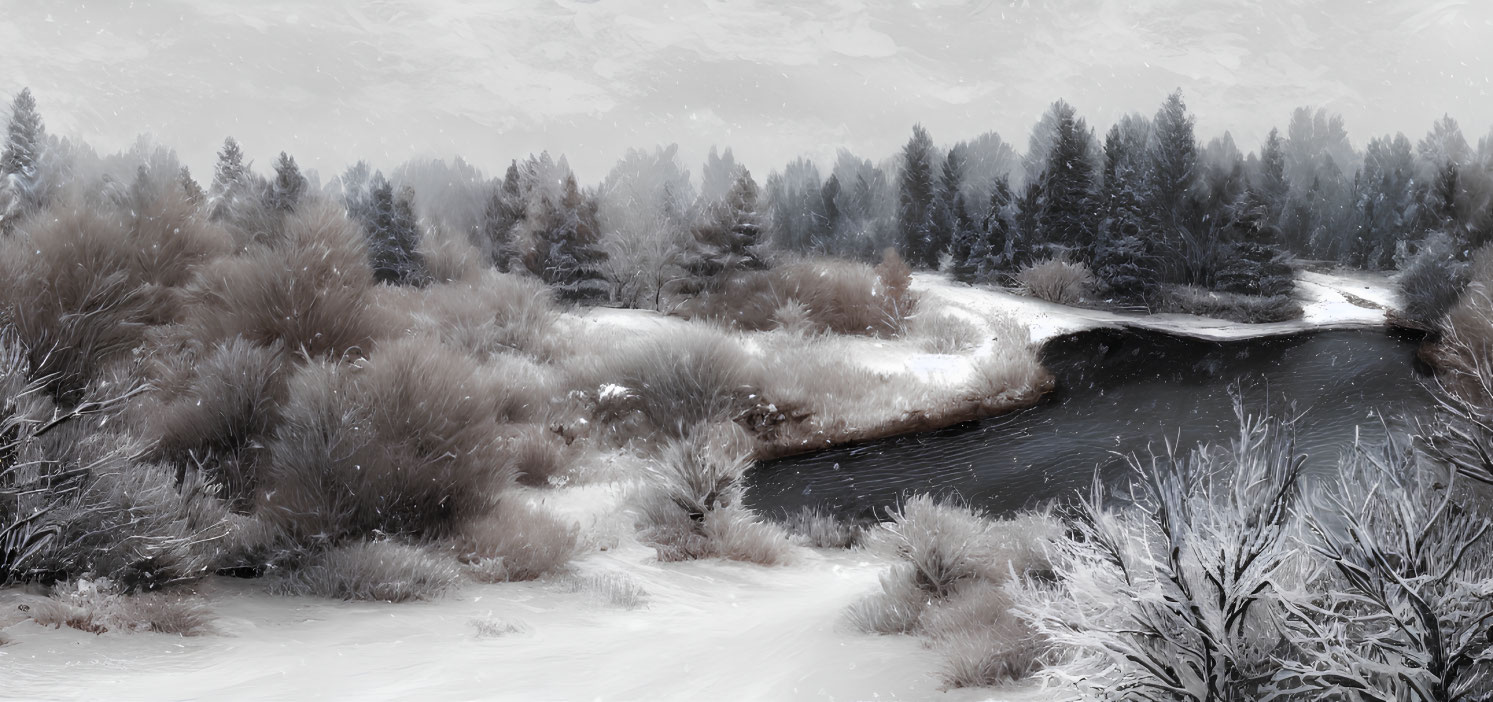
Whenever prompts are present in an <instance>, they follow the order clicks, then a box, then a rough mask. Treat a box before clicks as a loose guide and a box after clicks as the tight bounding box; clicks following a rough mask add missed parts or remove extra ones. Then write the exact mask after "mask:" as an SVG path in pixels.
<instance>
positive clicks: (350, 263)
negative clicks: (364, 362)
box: [185, 204, 388, 358]
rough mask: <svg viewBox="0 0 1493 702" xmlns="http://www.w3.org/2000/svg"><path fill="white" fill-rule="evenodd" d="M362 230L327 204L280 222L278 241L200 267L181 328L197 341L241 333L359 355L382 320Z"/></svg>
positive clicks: (323, 352) (325, 353) (311, 350)
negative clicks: (282, 226)
mask: <svg viewBox="0 0 1493 702" xmlns="http://www.w3.org/2000/svg"><path fill="white" fill-rule="evenodd" d="M363 238H364V237H363V233H362V231H361V230H360V229H359V228H358V226H357V225H356V224H354V223H353V222H351V221H349V220H348V219H347V216H346V215H345V214H344V213H343V212H342V211H341V210H340V209H337V208H334V207H331V206H329V205H325V204H320V205H317V206H311V207H305V208H302V209H301V210H299V211H297V212H296V213H295V214H293V215H291V216H289V217H287V218H286V220H285V234H284V237H283V238H282V239H280V240H278V241H276V242H274V243H273V244H254V245H251V246H250V247H249V248H248V250H246V251H244V252H243V253H240V254H238V255H235V256H229V257H226V258H221V259H218V260H216V261H214V262H213V263H211V264H209V265H207V266H205V267H204V268H202V269H201V270H200V271H199V272H198V276H197V277H196V279H194V280H193V282H192V283H191V285H190V286H189V290H188V293H189V304H190V309H189V311H188V313H187V316H186V322H185V323H186V324H187V326H188V328H189V330H190V334H191V336H192V337H193V338H195V339H197V340H199V341H200V342H203V343H212V342H215V341H224V340H227V339H232V338H234V337H236V336H242V337H244V338H245V339H248V340H249V341H251V342H253V343H255V344H258V345H260V346H271V345H274V344H275V343H280V344H282V345H284V347H285V348H286V349H287V350H288V351H290V352H292V353H296V354H304V355H306V356H311V357H328V358H337V357H340V356H342V355H344V354H346V353H347V352H349V351H352V350H354V349H357V350H361V351H363V352H366V351H367V350H368V348H369V346H370V344H371V343H372V342H373V341H374V339H376V338H378V337H380V336H382V335H383V334H384V332H385V329H386V327H387V324H388V323H387V321H386V320H385V319H384V318H383V316H382V315H380V314H379V312H378V311H377V310H376V309H375V308H374V305H373V296H372V291H373V285H374V283H373V271H372V269H371V268H370V267H369V263H368V253H367V248H366V246H365V244H364V241H363Z"/></svg>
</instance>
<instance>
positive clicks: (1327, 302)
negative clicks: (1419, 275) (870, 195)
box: [913, 271, 1398, 343]
mask: <svg viewBox="0 0 1493 702" xmlns="http://www.w3.org/2000/svg"><path fill="white" fill-rule="evenodd" d="M913 289H914V290H918V291H920V292H923V293H924V294H925V295H929V296H932V297H934V298H937V299H940V300H946V301H950V302H953V303H954V304H956V305H959V306H960V307H962V308H964V309H972V310H979V311H984V312H987V313H989V312H998V313H1005V314H1008V315H1010V316H1011V317H1012V318H1014V319H1016V320H1017V321H1019V322H1021V323H1022V324H1025V325H1026V326H1027V328H1028V329H1030V330H1031V336H1032V341H1033V342H1034V343H1041V342H1043V341H1046V340H1048V339H1051V338H1053V337H1056V336H1060V335H1063V334H1068V333H1072V332H1077V331H1084V330H1086V329H1098V328H1103V327H1133V328H1139V329H1151V330H1155V331H1162V332H1168V333H1171V334H1179V335H1183V336H1191V337H1196V338H1200V339H1209V340H1218V341H1224V340H1234V339H1247V338H1254V337H1263V336H1279V335H1282V334H1295V333H1298V332H1303V331H1313V330H1325V329H1371V328H1376V327H1382V326H1384V324H1385V314H1386V312H1387V311H1388V310H1393V309H1397V308H1398V296H1397V293H1396V290H1395V286H1394V283H1393V281H1392V280H1391V279H1390V277H1389V276H1387V275H1383V274H1374V273H1362V272H1337V271H1335V272H1332V273H1315V272H1310V271H1306V272H1302V273H1301V274H1300V275H1299V277H1298V279H1297V285H1296V296H1297V298H1298V300H1299V301H1300V302H1301V307H1302V310H1303V312H1304V314H1303V315H1302V317H1301V319H1294V320H1291V321H1287V322H1273V323H1268V324H1245V323H1241V322H1230V321H1227V320H1221V319H1210V318H1207V317H1198V316H1195V315H1187V314H1151V315H1146V314H1128V313H1120V312H1108V311H1104V310H1091V309H1085V308H1081V307H1070V306H1068V305H1059V304H1054V303H1051V302H1044V301H1042V300H1038V299H1036V298H1031V297H1025V296H1022V295H1019V294H1017V293H1015V292H1012V291H1008V290H1003V289H1000V288H995V287H990V286H983V285H981V286H970V285H963V284H960V283H955V282H953V281H951V280H950V279H949V278H948V277H946V276H943V275H939V274H929V273H922V274H917V275H914V276H913Z"/></svg>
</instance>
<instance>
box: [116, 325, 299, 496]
mask: <svg viewBox="0 0 1493 702" xmlns="http://www.w3.org/2000/svg"><path fill="white" fill-rule="evenodd" d="M189 369H190V379H187V380H183V381H178V382H179V383H180V384H181V385H183V386H184V387H181V388H180V389H179V390H178V391H177V392H173V393H170V394H167V393H165V392H161V391H158V392H157V393H156V397H153V398H150V399H149V400H148V401H147V403H146V404H145V405H144V408H145V409H144V411H143V414H144V415H145V422H146V426H147V432H148V433H147V435H148V436H153V437H156V445H155V448H154V452H153V453H154V456H155V457H157V458H160V459H162V460H166V461H169V462H171V463H172V464H173V465H180V466H191V467H196V468H201V469H203V470H206V471H207V472H208V474H209V476H210V477H211V479H212V481H213V482H214V483H216V484H218V485H221V486H222V488H223V497H224V498H225V499H228V500H229V501H230V502H231V503H233V504H234V505H235V506H236V507H238V508H241V509H242V508H247V507H248V506H249V504H250V503H251V502H252V500H253V495H254V492H255V488H256V487H257V484H258V464H259V462H260V461H261V460H262V459H263V458H264V455H263V454H264V450H263V447H264V444H265V442H267V441H268V440H269V438H270V435H271V434H272V432H273V430H274V428H275V427H276V425H277V424H278V423H279V416H280V403H281V402H283V401H284V399H285V380H286V375H287V373H288V369H287V367H286V363H285V359H284V354H283V353H282V352H281V350H280V349H278V348H266V347H262V346H255V345H253V344H250V343H249V342H248V341H246V340H244V339H243V338H242V337H235V338H233V339H230V340H228V341H226V342H219V343H217V344H214V345H213V346H212V347H211V348H210V349H208V351H207V353H206V354H205V355H204V356H203V357H202V358H200V359H193V362H192V363H191V364H190V365H189Z"/></svg>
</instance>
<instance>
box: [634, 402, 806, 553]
mask: <svg viewBox="0 0 1493 702" xmlns="http://www.w3.org/2000/svg"><path fill="white" fill-rule="evenodd" d="M750 446H751V444H750V439H749V437H747V436H746V434H745V432H743V431H742V430H741V428H740V427H737V426H736V425H734V424H713V425H711V424H700V425H696V426H694V427H692V428H691V429H690V430H688V431H687V432H685V436H684V437H683V438H680V439H671V440H670V441H669V442H668V443H667V444H665V445H664V447H663V449H662V450H661V452H660V454H659V457H658V460H657V461H655V462H653V463H652V464H650V466H649V470H650V472H649V480H648V486H647V487H646V488H645V490H644V492H643V494H642V495H641V497H640V505H639V506H640V508H641V521H642V524H641V526H642V527H643V533H642V537H643V540H644V541H645V542H647V543H649V544H651V545H653V547H654V549H655V550H656V551H657V552H658V558H659V560H661V561H682V560H692V559H697V558H726V559H729V560H739V561H747V562H752V563H760V564H762V565H776V564H779V563H782V562H784V561H785V560H786V559H787V558H788V554H789V552H790V551H789V546H790V543H789V541H788V537H787V534H786V533H784V532H783V531H782V529H781V528H779V527H777V526H776V525H774V524H771V523H770V522H766V521H763V520H761V519H759V518H758V517H757V516H756V515H754V514H752V513H751V512H750V511H748V510H747V509H746V508H745V507H743V506H742V505H741V500H742V495H743V491H744V489H745V488H744V487H743V486H742V484H741V478H742V476H743V475H745V473H746V471H747V469H748V468H749V467H750V466H751V462H752V461H751V448H750Z"/></svg>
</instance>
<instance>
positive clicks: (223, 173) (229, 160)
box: [208, 137, 249, 219]
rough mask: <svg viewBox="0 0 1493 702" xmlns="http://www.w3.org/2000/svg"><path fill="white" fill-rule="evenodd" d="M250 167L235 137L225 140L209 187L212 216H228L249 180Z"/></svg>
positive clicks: (219, 217)
mask: <svg viewBox="0 0 1493 702" xmlns="http://www.w3.org/2000/svg"><path fill="white" fill-rule="evenodd" d="M248 176H249V167H248V166H247V165H245V164H244V152H243V150H242V149H240V148H239V145H238V142H237V141H236V140H234V138H233V137H228V138H227V139H224V140H223V148H222V149H220V150H219V151H218V162H217V163H216V164H214V166H213V182H212V185H211V186H210V187H209V189H208V196H209V199H210V200H211V202H212V218H213V219H222V218H224V217H226V216H228V213H229V211H230V208H231V206H232V204H233V200H234V198H236V197H238V196H239V195H240V194H241V192H242V191H243V189H244V187H245V185H246V184H247V183H248V181H249V177H248Z"/></svg>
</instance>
